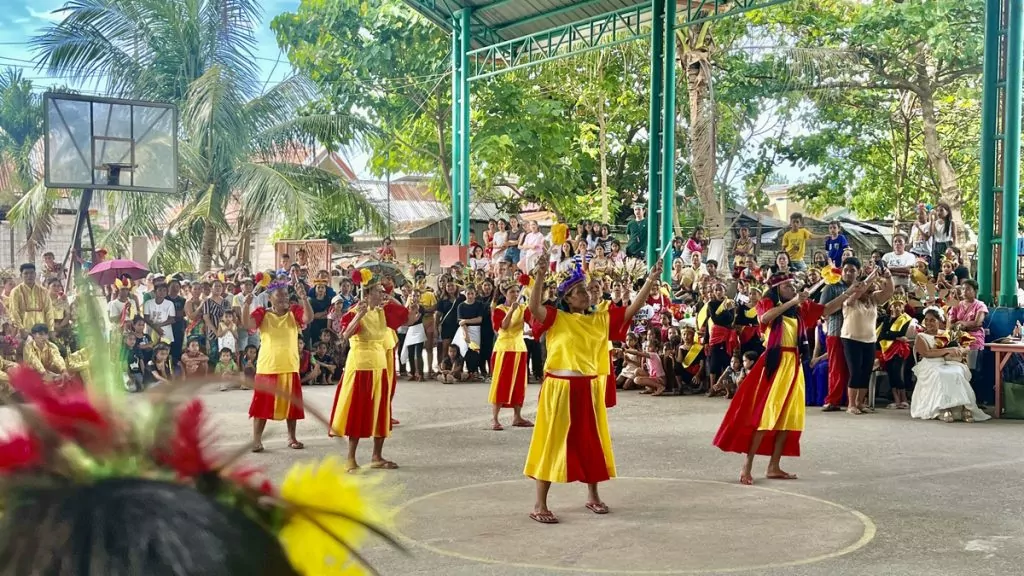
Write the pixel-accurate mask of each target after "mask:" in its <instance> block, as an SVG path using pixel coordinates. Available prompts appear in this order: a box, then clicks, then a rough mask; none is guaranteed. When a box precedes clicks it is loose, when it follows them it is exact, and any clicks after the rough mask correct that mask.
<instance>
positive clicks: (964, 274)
mask: <svg viewBox="0 0 1024 576" xmlns="http://www.w3.org/2000/svg"><path fill="white" fill-rule="evenodd" d="M953 273H954V274H956V277H957V279H958V280H960V282H963V281H964V280H967V279H968V278H970V277H971V271H970V270H968V269H967V266H964V265H963V264H961V265H959V266H957V267H956V270H953Z"/></svg>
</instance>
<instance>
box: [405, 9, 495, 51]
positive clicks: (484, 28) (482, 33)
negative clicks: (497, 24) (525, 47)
mask: <svg viewBox="0 0 1024 576" xmlns="http://www.w3.org/2000/svg"><path fill="white" fill-rule="evenodd" d="M405 3H406V4H408V5H409V6H410V7H411V8H412V9H413V10H415V11H417V12H419V13H420V14H421V15H422V16H423V17H424V18H426V19H427V20H430V22H432V23H433V24H434V25H435V26H437V27H439V28H441V29H442V30H447V31H449V32H451V31H452V24H451V19H452V18H454V16H455V13H456V12H458V11H459V10H461V9H462V8H458V9H457V10H453V9H452V8H451V7H450V6H449V2H447V1H446V0H405ZM470 17H471V18H472V19H473V21H474V23H475V24H477V25H478V26H479V27H478V28H476V29H474V30H473V32H472V36H473V40H475V41H476V42H477V43H478V44H479V45H481V46H489V45H491V44H497V43H499V42H502V41H504V38H502V37H501V36H499V35H498V34H496V33H495V32H494V30H493V29H492V28H491V27H490V26H488V25H487V23H486V22H484V21H483V20H481V19H480V17H479V16H477V15H476V12H475V11H474V12H473V13H472V14H471V16H470Z"/></svg>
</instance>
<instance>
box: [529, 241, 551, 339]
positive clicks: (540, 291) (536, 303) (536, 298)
mask: <svg viewBox="0 0 1024 576" xmlns="http://www.w3.org/2000/svg"><path fill="white" fill-rule="evenodd" d="M548 258H549V255H548V251H547V250H545V251H543V252H541V255H540V258H538V259H537V265H536V266H534V268H533V288H531V289H530V314H532V315H533V319H534V321H536V322H539V323H541V324H543V323H544V320H545V319H547V317H548V311H547V308H545V307H544V280H545V278H547V275H548Z"/></svg>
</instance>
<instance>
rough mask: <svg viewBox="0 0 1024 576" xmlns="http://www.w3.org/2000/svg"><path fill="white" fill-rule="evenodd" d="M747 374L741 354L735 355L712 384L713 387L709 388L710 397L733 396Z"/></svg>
mask: <svg viewBox="0 0 1024 576" xmlns="http://www.w3.org/2000/svg"><path fill="white" fill-rule="evenodd" d="M746 375H747V371H746V369H744V368H743V360H741V358H740V356H739V355H734V356H733V357H732V360H730V362H729V367H728V368H726V369H725V372H723V373H722V375H721V376H719V378H718V382H715V383H714V384H712V385H711V389H710V390H708V398H711V397H714V396H723V395H724V396H725V397H726V398H732V397H733V396H734V395H735V394H736V389H737V388H739V385H740V382H742V381H743V378H745V377H746Z"/></svg>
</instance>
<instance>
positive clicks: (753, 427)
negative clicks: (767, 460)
mask: <svg viewBox="0 0 1024 576" xmlns="http://www.w3.org/2000/svg"><path fill="white" fill-rule="evenodd" d="M783 350H785V351H791V352H790V353H792V354H794V356H795V357H796V362H799V361H800V359H799V355H798V354H795V353H794V352H793V349H785V348H784V349H783ZM784 353H785V352H784ZM766 358H767V356H766V355H765V354H762V355H761V357H760V358H758V359H757V362H756V363H755V364H754V366H753V367H752V368H751V369H750V373H749V374H747V377H746V378H744V379H743V382H742V383H740V386H739V389H738V390H737V391H736V396H734V397H733V399H732V402H730V403H729V409H728V410H727V411H726V413H725V418H723V419H722V424H721V426H720V427H719V428H718V433H717V434H716V435H715V441H714V445H715V446H717V447H718V448H719V449H721V450H722V451H724V452H736V453H739V454H746V453H747V452H749V451H750V445H751V443H752V442H753V439H754V433H755V432H759V431H760V432H764V435H763V437H762V439H761V443H760V444H759V445H757V446H756V447H754V451H755V453H756V454H759V455H761V456H771V454H772V452H773V450H774V447H775V438H776V436H777V435H778V433H779V432H787V434H786V440H785V444H783V446H782V455H783V456H790V457H794V456H799V455H800V435H801V433H802V431H801V430H784V429H779V430H775V429H773V430H759V429H758V428H759V426H760V424H761V417H762V415H763V414H764V413H765V406H766V404H768V401H769V398H770V397H771V396H772V395H776V396H778V395H782V394H785V395H786V401H785V404H786V405H789V404H791V396H792V394H793V392H794V391H796V390H797V387H800V390H802V388H803V386H804V383H803V381H802V379H800V378H799V376H800V372H799V370H798V369H796V370H783V369H782V368H780V369H778V370H776V374H769V373H768V372H767V370H765V359H766ZM796 368H799V364H797V366H796ZM798 380H800V381H798ZM776 385H781V386H778V388H776ZM787 385H788V386H787ZM800 396H801V397H800V398H799V403H800V406H799V409H803V397H802V392H801V395H800Z"/></svg>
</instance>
